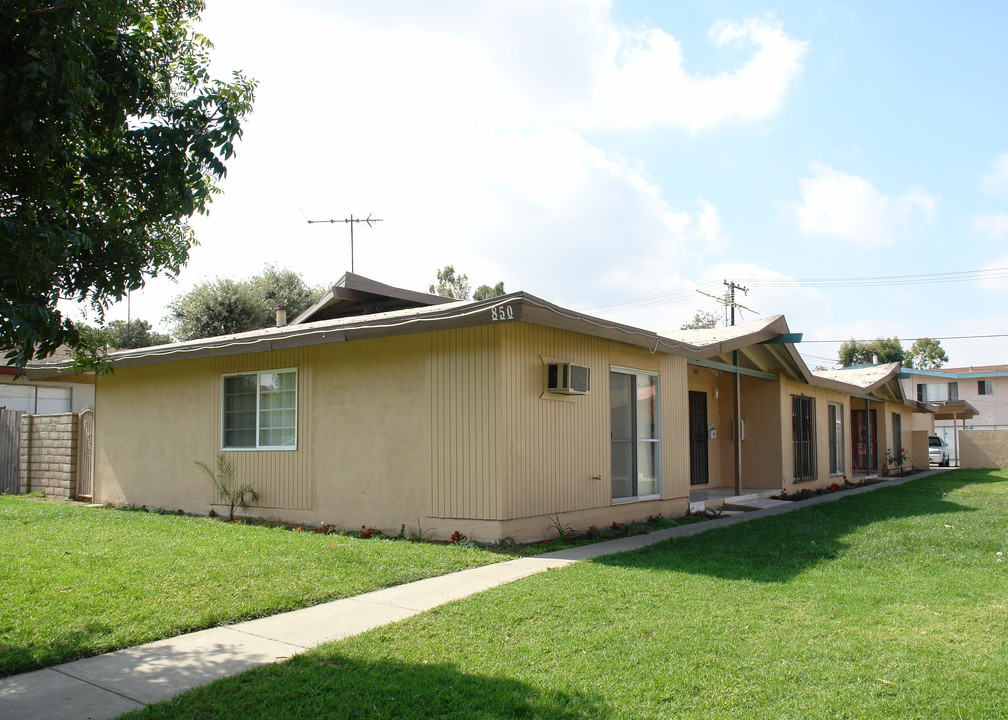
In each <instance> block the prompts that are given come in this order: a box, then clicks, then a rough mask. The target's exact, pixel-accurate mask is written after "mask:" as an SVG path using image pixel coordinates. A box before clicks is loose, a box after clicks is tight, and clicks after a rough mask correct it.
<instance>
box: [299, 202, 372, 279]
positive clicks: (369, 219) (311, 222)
mask: <svg viewBox="0 0 1008 720" xmlns="http://www.w3.org/2000/svg"><path fill="white" fill-rule="evenodd" d="M381 221H382V219H381V218H373V217H371V214H370V213H368V216H367V217H366V218H361V217H354V216H353V214H352V213H351V215H350V217H348V218H343V219H342V220H335V219H330V220H309V221H308V224H309V225H314V224H315V223H329V224H330V225H332V224H334V223H339V222H341V223H346V224H347V225H349V226H350V272H353V271H354V252H353V226H354V223H367V225H368V227H371V223H376V222H381Z"/></svg>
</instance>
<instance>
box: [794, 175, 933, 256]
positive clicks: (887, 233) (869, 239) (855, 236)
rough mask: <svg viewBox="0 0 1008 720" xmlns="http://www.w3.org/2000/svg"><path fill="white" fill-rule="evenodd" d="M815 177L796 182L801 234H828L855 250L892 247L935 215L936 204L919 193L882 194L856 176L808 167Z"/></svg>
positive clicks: (913, 191) (919, 191) (916, 190)
mask: <svg viewBox="0 0 1008 720" xmlns="http://www.w3.org/2000/svg"><path fill="white" fill-rule="evenodd" d="M811 167H812V173H813V176H812V177H810V178H802V179H801V180H799V181H798V184H799V186H800V187H801V193H802V204H801V205H800V206H799V207H798V208H797V211H796V212H797V220H798V226H799V228H800V229H801V231H802V233H804V234H805V235H826V236H831V237H834V238H838V239H840V240H844V241H847V242H852V243H854V244H856V245H861V246H865V247H870V246H873V245H890V244H892V243H894V242H895V241H896V239H897V238H901V237H906V236H907V235H909V234H911V233H912V232H913V230H914V229H915V228H917V227H919V226H920V225H921V224H923V223H926V222H929V221H930V220H931V219H932V218H933V217H934V214H935V210H936V208H937V205H938V203H937V200H936V199H935V198H933V197H931V196H930V195H928V194H927V193H926V192H925V191H924V190H922V189H921V188H909V189H907V190H906V191H905V192H904V193H903V194H902V195H899V196H896V197H892V196H888V195H885V194H883V193H882V192H880V191H879V190H878V189H876V188H875V186H873V185H872V184H871V183H870V182H868V181H867V180H865V179H864V178H861V177H858V176H856V175H850V174H848V173H845V172H841V171H839V170H834V169H833V168H831V167H827V166H826V165H823V164H821V163H812V166H811Z"/></svg>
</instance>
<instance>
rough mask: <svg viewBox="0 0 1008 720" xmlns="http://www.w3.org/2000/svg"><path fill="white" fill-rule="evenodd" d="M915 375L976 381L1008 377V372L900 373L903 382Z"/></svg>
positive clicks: (914, 371)
mask: <svg viewBox="0 0 1008 720" xmlns="http://www.w3.org/2000/svg"><path fill="white" fill-rule="evenodd" d="M914 375H926V376H928V377H940V378H947V379H949V380H976V379H980V378H989V377H1008V372H1005V371H1004V370H998V371H995V372H979V371H975V370H970V371H967V372H960V373H954V372H945V371H944V370H904V371H903V372H901V373H900V378H901V379H903V380H909V379H911V378H913V376H914Z"/></svg>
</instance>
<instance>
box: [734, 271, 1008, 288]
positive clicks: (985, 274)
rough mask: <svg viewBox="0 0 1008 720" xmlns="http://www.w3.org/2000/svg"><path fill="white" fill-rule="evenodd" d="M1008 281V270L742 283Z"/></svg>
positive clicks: (869, 284)
mask: <svg viewBox="0 0 1008 720" xmlns="http://www.w3.org/2000/svg"><path fill="white" fill-rule="evenodd" d="M998 278H1008V268H987V269H985V270H960V271H957V272H946V273H924V274H918V275H876V276H864V277H840V278H752V279H745V280H744V281H743V282H747V283H749V284H750V285H752V286H755V287H809V288H812V287H872V286H878V285H931V284H935V283H951V282H969V281H974V280H996V279H998Z"/></svg>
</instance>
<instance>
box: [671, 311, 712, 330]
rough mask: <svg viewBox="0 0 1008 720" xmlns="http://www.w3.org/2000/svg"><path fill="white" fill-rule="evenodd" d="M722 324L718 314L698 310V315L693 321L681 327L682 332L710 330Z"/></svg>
mask: <svg viewBox="0 0 1008 720" xmlns="http://www.w3.org/2000/svg"><path fill="white" fill-rule="evenodd" d="M720 322H721V317H720V316H719V315H718V314H717V313H712V312H707V311H706V310H697V311H696V314H694V315H693V319H692V320H690V321H689V322H688V323H683V324H682V325H680V326H679V329H680V330H709V329H711V328H716V327H717V326H718V324H719V323H720Z"/></svg>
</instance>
